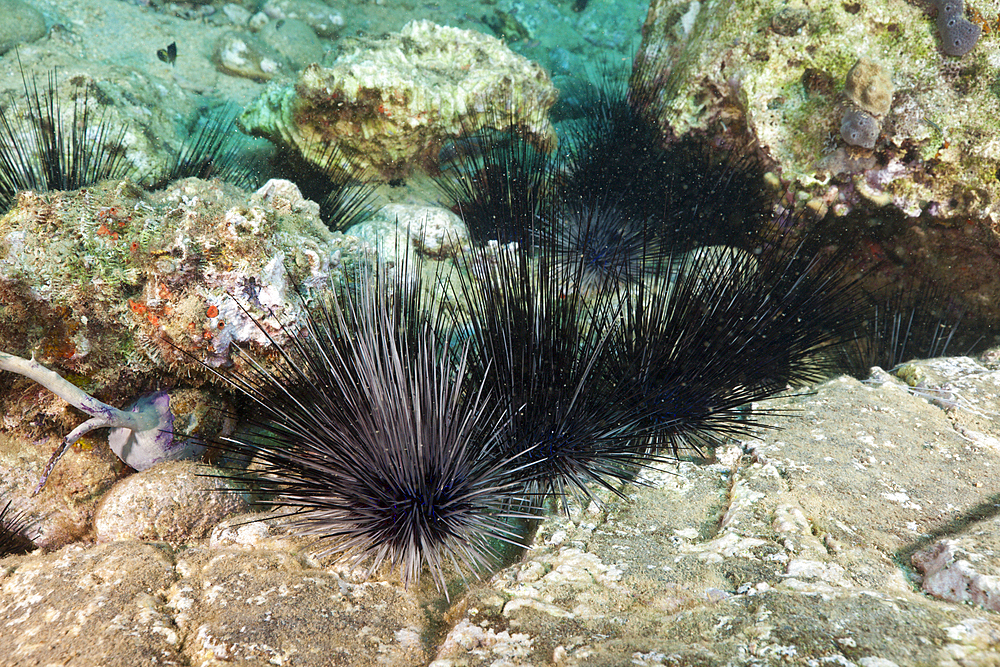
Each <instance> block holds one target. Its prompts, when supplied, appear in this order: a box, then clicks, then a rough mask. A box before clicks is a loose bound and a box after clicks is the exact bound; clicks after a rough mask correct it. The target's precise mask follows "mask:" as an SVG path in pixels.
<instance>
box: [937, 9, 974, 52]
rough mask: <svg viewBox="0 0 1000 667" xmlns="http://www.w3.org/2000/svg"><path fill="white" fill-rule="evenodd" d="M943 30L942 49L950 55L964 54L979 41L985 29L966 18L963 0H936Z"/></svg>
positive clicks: (938, 23) (939, 27)
mask: <svg viewBox="0 0 1000 667" xmlns="http://www.w3.org/2000/svg"><path fill="white" fill-rule="evenodd" d="M934 5H935V6H936V7H937V10H938V17H937V25H938V30H940V31H941V49H942V50H943V51H944V52H945V53H947V54H948V55H949V56H964V55H965V54H966V53H968V52H969V51H971V50H972V47H974V46H975V45H976V42H977V41H979V35H980V34H982V32H983V29H982V28H980V27H979V26H978V25H976V24H975V23H973V22H972V21H969V20H968V19H966V18H965V5H964V4H963V2H962V0H934Z"/></svg>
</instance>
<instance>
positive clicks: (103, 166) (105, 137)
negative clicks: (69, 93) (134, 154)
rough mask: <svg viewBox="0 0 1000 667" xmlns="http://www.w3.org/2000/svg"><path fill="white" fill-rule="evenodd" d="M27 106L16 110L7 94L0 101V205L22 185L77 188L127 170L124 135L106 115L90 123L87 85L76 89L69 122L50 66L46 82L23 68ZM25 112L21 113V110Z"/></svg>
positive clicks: (6, 204)
mask: <svg viewBox="0 0 1000 667" xmlns="http://www.w3.org/2000/svg"><path fill="white" fill-rule="evenodd" d="M21 77H22V83H23V86H24V98H25V101H26V109H25V111H23V112H22V113H21V114H19V113H17V112H16V111H15V104H14V97H13V95H11V97H10V99H9V103H8V104H7V105H6V107H0V208H2V209H4V210H6V209H7V208H9V207H10V205H11V204H12V203H13V201H14V197H15V196H16V195H17V193H18V192H20V191H22V190H36V191H39V192H48V191H50V190H77V189H79V188H82V187H85V186H87V185H91V184H93V183H97V182H99V181H103V180H106V179H109V178H121V177H124V176H125V175H127V174H128V172H129V170H130V166H129V164H128V163H127V162H126V161H125V147H124V143H123V141H124V137H125V132H126V130H127V127H126V126H124V125H123V126H116V125H115V124H114V123H112V122H111V120H110V119H109V118H107V117H106V116H105V115H103V114H102V115H101V117H100V118H99V119H98V120H97V123H96V124H95V123H94V118H93V116H92V114H93V112H92V111H91V108H90V104H89V102H90V98H89V91H88V90H87V89H86V88H85V89H84V90H83V91H82V92H81V91H79V90H77V91H76V94H75V99H76V102H75V104H74V106H73V115H72V117H71V118H70V120H69V121H68V122H67V121H66V120H65V119H64V118H63V115H62V109H61V106H60V104H59V85H58V80H57V77H56V73H55V72H50V73H49V77H48V85H47V87H46V88H44V89H43V90H39V88H38V82H37V81H36V80H34V79H32V80H31V83H30V85H29V83H28V79H27V78H26V77H25V76H24V71H23V70H22V72H21ZM22 114H23V115H22Z"/></svg>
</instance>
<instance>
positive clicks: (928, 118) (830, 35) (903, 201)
mask: <svg viewBox="0 0 1000 667" xmlns="http://www.w3.org/2000/svg"><path fill="white" fill-rule="evenodd" d="M985 4H986V6H984V7H980V8H979V9H980V10H981V11H982V12H983V14H984V15H986V16H996V14H997V12H998V11H1000V5H998V4H997V3H996V2H987V3H985ZM788 8H792V9H798V10H801V12H800V14H801V18H803V19H804V22H803V24H802V26H801V28H800V29H798V30H796V31H788V30H777V29H775V27H774V20H775V17H777V16H778V15H779V14H781V12H783V11H786V10H787V9H788ZM643 32H644V37H643V44H642V47H641V49H640V53H639V56H638V59H637V61H638V63H639V64H641V65H643V66H645V67H647V68H648V71H652V72H657V73H659V72H662V71H669V72H670V75H671V82H672V85H670V86H667V87H666V88H663V90H664V91H665V93H664V94H663V96H662V97H661V98H660V99H659V100H658V103H659V104H660V105H661V106H660V108H659V109H657V110H656V111H657V112H659V114H660V115H661V117H662V119H663V121H664V122H665V123H668V124H670V125H672V126H673V127H674V128H675V130H676V131H677V132H679V133H684V132H686V131H688V130H689V129H691V128H699V129H709V130H712V131H715V127H714V126H719V125H722V124H724V125H726V126H727V127H729V128H732V127H734V126H737V127H742V126H743V125H744V123H743V122H733V120H734V117H736V118H737V119H738V120H739V121H744V122H745V126H747V127H749V128H750V129H751V130H752V132H753V133H754V134H755V135H756V136H757V138H758V139H759V140H760V143H761V145H762V146H763V148H764V149H765V150H766V152H767V153H768V154H769V155H770V156H771V157H772V158H773V159H774V160H775V161H776V163H777V166H778V167H779V168H780V171H781V174H782V175H783V177H785V178H787V179H789V180H790V181H791V182H792V183H793V187H795V188H797V189H804V190H807V191H809V192H810V194H812V195H813V196H815V197H817V198H819V199H822V200H823V201H825V202H826V203H827V204H828V205H829V206H830V207H832V208H834V210H835V211H837V210H838V207H839V208H840V209H842V210H845V211H846V210H849V209H851V208H853V207H854V206H856V205H857V204H858V203H865V202H876V203H883V202H888V203H891V205H892V206H894V207H895V208H897V209H898V210H899V211H901V212H902V213H903V214H905V215H906V216H909V217H915V216H919V215H921V214H925V215H927V216H929V217H932V218H934V219H935V220H937V221H948V223H949V224H962V225H965V224H966V221H967V220H970V219H971V220H972V221H974V222H975V223H977V224H979V225H981V226H982V227H983V228H984V229H986V230H990V231H992V232H997V231H998V230H1000V206H998V200H1000V181H998V180H997V176H996V175H997V171H998V168H1000V141H998V139H997V137H1000V95H997V87H996V86H997V84H996V63H997V60H998V58H1000V40H997V39H995V38H993V39H985V38H984V39H982V40H980V43H979V44H978V45H977V47H976V48H975V50H973V51H972V52H971V53H970V54H969V55H967V56H965V57H964V58H963V59H962V60H957V59H955V58H953V57H950V56H948V55H946V53H944V52H943V51H942V48H941V44H940V41H939V38H938V35H937V33H936V30H935V23H934V18H933V17H932V16H931V14H930V13H929V12H928V11H927V7H926V6H919V5H918V3H907V2H899V1H897V0H871V1H870V2H860V3H858V2H841V1H840V0H819V1H818V2H810V3H801V2H792V3H790V4H789V3H787V2H784V0H754V1H752V2H729V1H724V0H706V1H705V2H701V3H699V2H689V1H688V0H653V3H652V5H651V7H650V11H649V15H648V17H647V20H646V24H645V26H644V29H643ZM859 59H863V62H865V61H869V62H877V63H879V70H880V72H879V73H878V75H877V76H870V77H867V78H869V79H871V81H869V82H868V83H869V84H875V85H874V87H873V88H872V89H870V90H868V91H867V92H866V93H864V94H862V91H860V90H854V89H853V88H852V87H851V86H848V90H847V91H842V90H840V89H839V88H838V87H823V86H815V85H811V84H812V82H815V81H816V80H818V79H825V80H830V81H845V78H846V77H847V74H848V72H849V71H850V70H851V68H852V66H854V65H855V63H856V62H858V61H859ZM889 72H891V80H890V79H889V78H888V76H887V73H889ZM857 73H858V72H857V71H855V74H857ZM636 78H643V77H636ZM645 79H646V81H645V82H637V83H639V84H640V85H641V84H642V83H645V84H646V85H648V86H652V87H659V86H661V85H662V78H658V77H645ZM878 79H880V81H879V80H878ZM634 83H635V82H634ZM893 87H894V88H895V90H894V92H893V91H892V88H893ZM852 96H853V97H857V98H858V99H857V100H855V102H857V103H859V104H860V105H861V106H862V108H866V105H867V106H869V107H872V108H869V109H867V110H868V111H869V112H870V113H872V114H874V115H875V116H879V117H880V120H881V135H880V137H879V140H878V142H877V143H876V144H875V145H874V147H873V151H872V152H865V151H864V150H858V149H856V148H850V147H848V146H847V145H846V143H845V141H844V140H843V139H841V138H840V137H839V136H838V135H839V129H840V126H841V121H842V118H843V115H844V112H845V105H848V104H849V97H852ZM862 98H864V99H862ZM858 100H860V101H858ZM883 113H884V114H885V116H884V118H881V114H883Z"/></svg>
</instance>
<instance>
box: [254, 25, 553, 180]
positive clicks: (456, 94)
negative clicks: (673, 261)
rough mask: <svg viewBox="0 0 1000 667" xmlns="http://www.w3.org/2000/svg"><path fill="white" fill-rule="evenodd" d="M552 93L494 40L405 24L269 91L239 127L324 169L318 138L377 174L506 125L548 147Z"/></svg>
mask: <svg viewBox="0 0 1000 667" xmlns="http://www.w3.org/2000/svg"><path fill="white" fill-rule="evenodd" d="M556 96H557V93H556V89H555V87H554V86H553V85H552V82H551V80H550V79H549V77H548V75H547V74H546V73H545V71H544V70H543V69H542V68H541V67H540V66H538V65H536V64H534V63H532V62H531V61H529V60H527V59H526V58H524V57H522V56H519V55H517V54H515V53H514V52H512V51H511V50H510V49H508V48H507V47H506V46H505V45H504V44H503V43H502V42H501V41H500V40H498V39H496V38H494V37H489V36H486V35H482V34H480V33H477V32H474V31H471V30H460V29H457V28H449V27H443V26H438V25H435V24H434V23H431V22H429V21H413V22H410V23H408V24H407V25H406V26H404V27H403V29H402V31H400V32H399V33H398V34H393V35H389V36H387V37H385V38H382V39H378V40H357V41H355V42H354V43H353V45H352V46H348V47H346V48H345V50H344V52H343V54H342V55H341V56H340V57H339V58H338V59H337V60H336V62H335V63H334V64H333V65H332V66H331V67H321V66H319V65H311V66H310V67H308V68H306V69H305V70H304V71H303V72H302V73H301V75H300V76H299V80H298V83H297V84H296V85H295V86H275V87H272V88H270V89H268V90H267V91H265V93H264V94H263V95H262V96H261V97H260V98H258V99H257V100H256V101H255V102H254V103H253V104H252V105H251V106H250V108H249V109H247V111H246V112H245V113H244V114H243V116H242V117H241V119H240V121H241V123H242V124H243V126H244V127H245V128H246V129H247V130H248V131H250V132H251V133H253V134H256V135H260V136H265V137H268V138H269V139H271V140H272V141H275V142H276V143H278V144H280V145H283V146H285V147H290V148H292V149H297V150H300V151H301V152H302V156H303V158H304V159H305V160H307V161H308V162H311V163H313V164H317V165H322V164H323V162H324V160H323V153H324V151H323V144H324V142H336V143H338V144H339V145H340V146H341V148H342V149H343V150H344V152H345V153H346V154H347V155H348V156H350V157H352V158H353V159H355V160H356V161H357V162H358V164H359V166H361V167H363V168H369V169H374V170H375V171H377V172H379V173H380V174H382V175H383V176H385V177H397V176H403V175H406V174H408V173H410V172H412V171H413V170H414V169H416V168H418V167H423V168H430V169H433V168H434V167H435V166H436V161H437V155H438V153H439V152H440V149H441V146H442V144H444V143H445V142H446V141H447V140H448V139H450V138H452V137H456V136H458V135H460V134H462V133H464V132H471V131H475V130H477V129H479V128H481V127H484V126H493V127H496V126H497V125H506V124H507V123H508V122H510V121H512V122H514V123H516V124H518V125H519V126H520V127H522V129H523V131H524V133H525V134H526V135H527V136H530V137H532V138H533V139H534V140H535V141H536V142H537V143H538V144H539V145H541V146H543V147H546V148H548V147H551V146H552V144H553V142H554V136H555V135H554V132H553V129H552V126H551V124H550V123H549V120H548V117H547V111H548V109H549V107H551V106H552V104H553V103H554V102H555V100H556Z"/></svg>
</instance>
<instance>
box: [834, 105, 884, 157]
mask: <svg viewBox="0 0 1000 667" xmlns="http://www.w3.org/2000/svg"><path fill="white" fill-rule="evenodd" d="M878 135H879V127H878V121H877V120H875V117H874V116H872V115H871V114H870V113H868V112H866V111H861V110H859V109H851V110H850V111H848V112H847V113H845V114H844V117H843V119H841V122H840V136H842V137H843V138H844V141H846V142H847V143H849V144H850V145H852V146H860V147H861V148H875V141H876V140H877V139H878Z"/></svg>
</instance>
